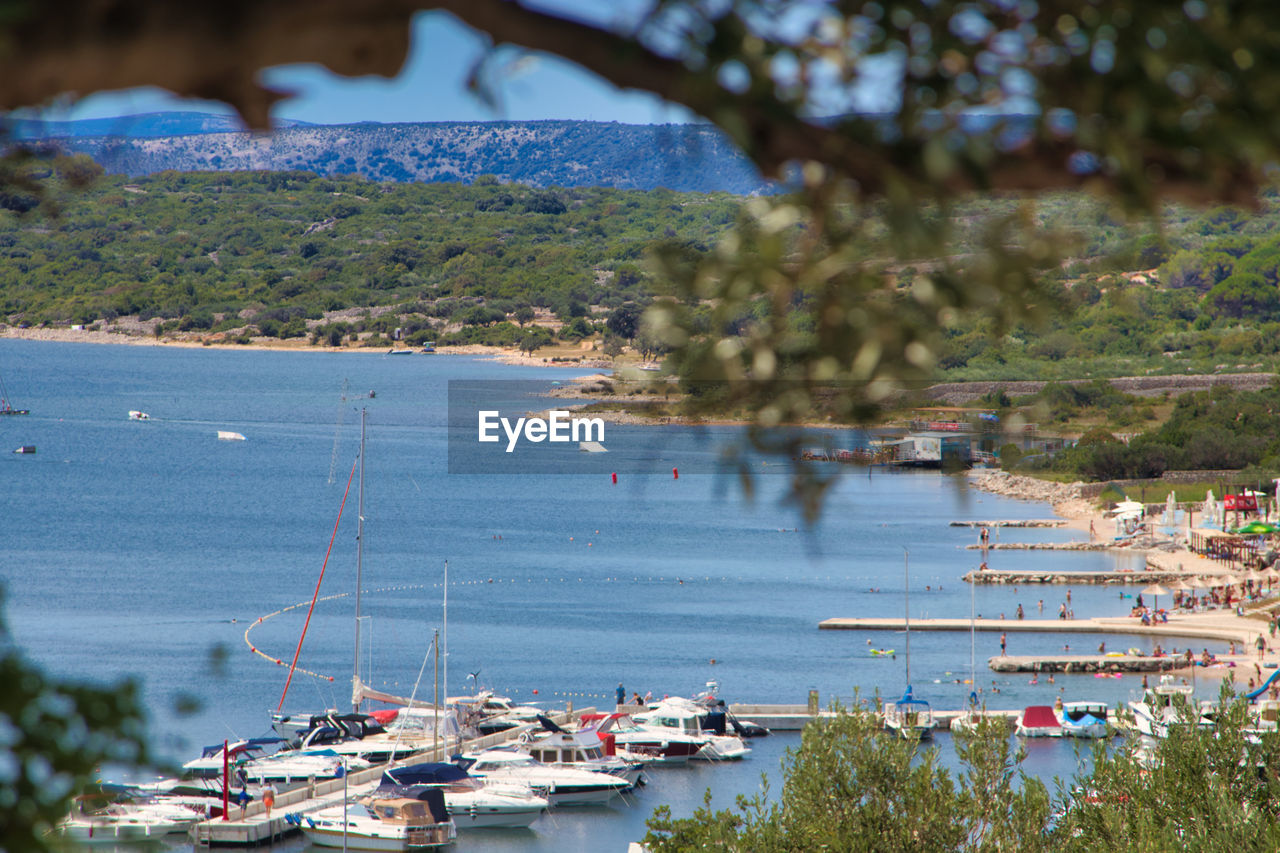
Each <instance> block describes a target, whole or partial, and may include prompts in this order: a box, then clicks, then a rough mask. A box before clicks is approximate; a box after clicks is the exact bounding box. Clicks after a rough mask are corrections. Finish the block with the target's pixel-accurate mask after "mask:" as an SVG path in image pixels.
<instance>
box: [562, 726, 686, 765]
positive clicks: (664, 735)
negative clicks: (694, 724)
mask: <svg viewBox="0 0 1280 853" xmlns="http://www.w3.org/2000/svg"><path fill="white" fill-rule="evenodd" d="M579 720H580V722H581V723H582V731H588V730H590V731H594V732H596V734H597V735H598V736H599V737H600V739H601V741H603V742H604V743H605V744H606V748H607V745H608V744H609V743H610V742H612V743H613V745H614V752H615V754H617V755H619V756H621V757H622V758H624V759H626V760H628V761H640V762H642V763H644V764H687V763H688V762H689V759H690V758H692V757H693V756H695V755H697V754H698V753H700V752H701V751H702V748H703V747H704V746H706V745H707V738H706V737H705V736H704V735H703V734H701V733H699V734H696V735H690V734H685V733H684V732H683V731H677V730H675V729H661V728H655V727H652V726H641V725H638V724H637V723H636V721H635V720H633V719H631V715H630V714H583V715H582V716H581V717H580V718H579Z"/></svg>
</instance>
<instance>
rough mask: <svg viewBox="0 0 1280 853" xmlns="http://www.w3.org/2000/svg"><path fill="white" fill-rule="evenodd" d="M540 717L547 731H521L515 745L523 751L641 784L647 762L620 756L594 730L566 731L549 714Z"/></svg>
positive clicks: (557, 764) (550, 761)
mask: <svg viewBox="0 0 1280 853" xmlns="http://www.w3.org/2000/svg"><path fill="white" fill-rule="evenodd" d="M538 721H539V722H540V723H542V727H543V728H544V729H545V731H541V732H525V733H524V734H522V735H520V741H519V746H518V747H516V748H517V749H518V750H519V751H520V752H525V753H528V754H529V755H532V756H533V757H534V758H536V759H537V760H538V761H541V762H542V763H543V764H549V765H551V766H553V767H572V768H575V769H577V770H594V771H597V772H600V773H610V774H612V775H614V776H617V777H618V778H619V779H626V780H627V782H628V783H629V784H631V785H632V786H635V785H638V784H640V771H641V770H643V769H644V764H643V763H642V762H640V761H628V760H627V759H625V758H621V757H620V756H618V755H617V753H616V750H614V751H610V750H609V749H607V746H606V745H607V744H609V743H611V742H610V741H609V740H608V739H607V738H601V737H600V735H599V734H597V733H596V732H595V731H593V730H586V731H581V730H580V731H576V732H567V731H565V730H564V729H562V728H560V727H559V726H557V725H556V724H555V723H553V722H551V720H550V719H548V718H547V717H540V718H539V720H538Z"/></svg>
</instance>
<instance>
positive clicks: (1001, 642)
mask: <svg viewBox="0 0 1280 853" xmlns="http://www.w3.org/2000/svg"><path fill="white" fill-rule="evenodd" d="M1004 647H1005V635H1004V633H1003V632H1001V634H1000V657H1004Z"/></svg>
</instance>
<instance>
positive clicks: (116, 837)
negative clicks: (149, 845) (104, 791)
mask: <svg viewBox="0 0 1280 853" xmlns="http://www.w3.org/2000/svg"><path fill="white" fill-rule="evenodd" d="M204 817H205V814H204V811H203V810H200V809H196V808H194V807H192V806H189V805H185V804H182V803H174V802H165V801H163V800H160V799H156V800H149V801H144V802H138V803H112V804H110V805H108V806H106V807H104V808H101V809H96V810H93V811H84V810H81V809H77V810H76V811H75V812H73V813H72V814H70V815H68V816H67V817H65V818H63V819H62V820H61V821H59V823H58V825H57V827H55V831H56V832H57V833H58V834H60V835H63V836H65V837H67V838H72V839H75V840H76V841H78V842H80V843H82V844H114V843H116V842H123V841H143V840H147V839H155V840H159V839H161V838H163V837H164V836H166V835H171V834H173V833H179V832H186V831H187V830H188V829H190V828H191V826H192V824H194V823H195V822H196V821H199V820H203V819H204Z"/></svg>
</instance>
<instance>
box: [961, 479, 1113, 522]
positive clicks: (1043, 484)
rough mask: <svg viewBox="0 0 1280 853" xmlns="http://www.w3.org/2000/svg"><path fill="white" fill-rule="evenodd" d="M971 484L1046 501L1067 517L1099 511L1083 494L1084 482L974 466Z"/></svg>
mask: <svg viewBox="0 0 1280 853" xmlns="http://www.w3.org/2000/svg"><path fill="white" fill-rule="evenodd" d="M969 485H970V486H972V487H973V488H975V489H980V490H982V491H984V492H991V493H992V494H997V495H1003V496H1004V497H1007V498H1016V499H1018V500H1023V501H1037V502H1039V503H1047V504H1049V505H1050V506H1052V507H1053V511H1054V512H1055V513H1057V514H1058V515H1060V516H1063V517H1064V518H1084V517H1086V516H1089V515H1092V514H1094V513H1095V512H1097V509H1096V508H1095V507H1094V506H1093V504H1092V503H1091V502H1090V501H1089V500H1088V499H1087V498H1085V497H1083V495H1082V494H1081V487H1082V486H1083V485H1084V484H1083V483H1079V482H1076V483H1054V482H1051V481H1049V480H1037V479H1036V478H1035V477H1023V476H1021V475H1018V474H1010V473H1009V472H1007V471H1001V470H998V469H994V468H975V469H973V470H972V471H970V472H969Z"/></svg>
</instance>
